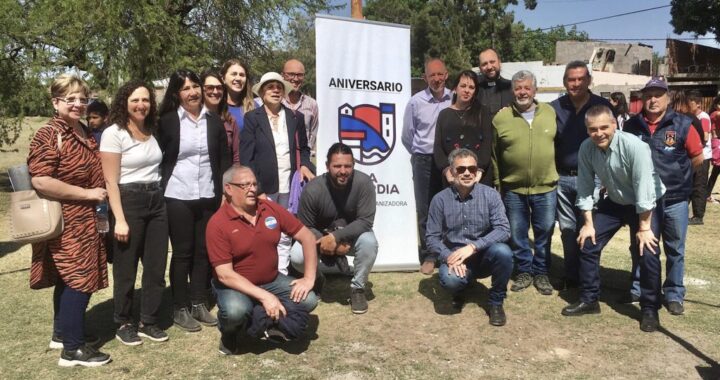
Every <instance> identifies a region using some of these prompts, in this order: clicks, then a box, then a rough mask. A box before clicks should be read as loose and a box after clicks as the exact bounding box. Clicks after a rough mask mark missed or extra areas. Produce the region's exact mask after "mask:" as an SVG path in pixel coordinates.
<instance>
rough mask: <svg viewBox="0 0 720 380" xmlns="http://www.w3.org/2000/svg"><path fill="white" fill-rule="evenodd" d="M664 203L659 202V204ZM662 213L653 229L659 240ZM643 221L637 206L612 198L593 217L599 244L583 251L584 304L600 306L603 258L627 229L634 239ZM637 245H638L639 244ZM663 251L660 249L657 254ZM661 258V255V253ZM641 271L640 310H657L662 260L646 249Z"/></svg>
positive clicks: (656, 212)
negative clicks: (603, 251) (617, 236)
mask: <svg viewBox="0 0 720 380" xmlns="http://www.w3.org/2000/svg"><path fill="white" fill-rule="evenodd" d="M661 202H662V199H660V200H658V204H660V203H661ZM661 214H662V210H657V209H656V210H653V213H652V221H651V225H650V228H651V229H652V232H653V234H655V236H660V219H661V216H660V215H661ZM639 221H640V219H639V217H638V214H637V212H636V211H635V206H633V205H627V206H626V205H619V204H617V203H615V202H613V201H611V200H610V199H609V198H605V199H602V200H600V201H599V202H598V207H597V210H596V211H595V213H594V214H593V224H594V226H595V244H593V243H592V240H590V239H586V240H585V244H584V245H583V246H582V247H581V248H580V281H581V293H580V301H582V302H585V303H592V302H596V301H597V300H598V298H599V296H600V254H601V253H602V250H603V248H605V246H606V245H607V243H609V242H610V239H612V237H613V236H615V234H616V233H617V232H618V230H620V227H622V226H623V225H626V224H627V225H628V226H629V227H630V236H633V237H634V236H635V234H636V233H637V230H638V228H639V224H640V222H639ZM636 245H637V244H636ZM658 249H659V248H656V249H655V251H656V252H657V251H658ZM657 253H658V254H659V252H657ZM639 267H640V308H641V309H642V310H657V309H658V308H659V307H660V256H659V255H655V254H653V253H652V252H650V251H649V250H648V249H645V251H644V252H643V255H642V256H641V257H640V260H639Z"/></svg>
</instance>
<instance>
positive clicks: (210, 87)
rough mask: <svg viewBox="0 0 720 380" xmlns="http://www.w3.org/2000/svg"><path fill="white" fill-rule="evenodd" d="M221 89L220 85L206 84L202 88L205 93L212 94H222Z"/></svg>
mask: <svg viewBox="0 0 720 380" xmlns="http://www.w3.org/2000/svg"><path fill="white" fill-rule="evenodd" d="M223 88H224V87H223V85H221V84H217V85H212V84H206V85H205V86H203V89H205V92H214V91H217V92H222V91H223Z"/></svg>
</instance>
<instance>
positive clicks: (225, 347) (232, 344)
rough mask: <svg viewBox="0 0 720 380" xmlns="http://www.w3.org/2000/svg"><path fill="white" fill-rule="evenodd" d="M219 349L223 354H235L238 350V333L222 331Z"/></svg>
mask: <svg viewBox="0 0 720 380" xmlns="http://www.w3.org/2000/svg"><path fill="white" fill-rule="evenodd" d="M218 350H219V351H220V353H221V354H223V355H235V354H237V351H238V344H237V335H236V334H228V333H220V346H219V347H218Z"/></svg>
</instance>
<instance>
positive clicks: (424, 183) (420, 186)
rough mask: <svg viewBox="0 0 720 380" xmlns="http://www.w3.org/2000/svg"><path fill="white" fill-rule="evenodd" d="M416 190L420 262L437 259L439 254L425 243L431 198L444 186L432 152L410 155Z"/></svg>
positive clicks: (414, 188)
mask: <svg viewBox="0 0 720 380" xmlns="http://www.w3.org/2000/svg"><path fill="white" fill-rule="evenodd" d="M410 164H411V165H412V174H413V190H414V191H415V212H416V213H417V223H418V236H419V238H420V252H419V258H420V262H423V261H436V260H437V258H438V257H437V254H435V253H433V252H430V251H429V250H428V249H427V245H426V244H425V230H426V226H427V218H428V209H429V208H430V200H432V198H433V197H434V196H435V194H437V193H438V191H440V189H441V187H442V181H441V178H440V177H441V175H440V171H439V170H438V169H437V167H436V166H435V162H434V160H433V155H432V154H421V153H413V154H412V156H411V157H410Z"/></svg>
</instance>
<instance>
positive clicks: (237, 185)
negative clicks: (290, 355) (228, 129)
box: [206, 164, 318, 355]
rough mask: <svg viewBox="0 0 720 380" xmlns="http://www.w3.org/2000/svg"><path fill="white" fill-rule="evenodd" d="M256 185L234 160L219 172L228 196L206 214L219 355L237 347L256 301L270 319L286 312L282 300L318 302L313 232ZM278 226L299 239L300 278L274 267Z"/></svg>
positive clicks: (307, 308)
mask: <svg viewBox="0 0 720 380" xmlns="http://www.w3.org/2000/svg"><path fill="white" fill-rule="evenodd" d="M257 189H258V188H257V179H256V178H255V174H254V173H253V172H252V170H251V169H250V168H248V167H246V166H242V165H240V164H235V165H233V166H232V167H231V168H230V169H228V170H227V171H226V172H225V174H223V191H224V193H225V199H226V200H227V202H223V204H222V206H220V209H219V210H218V211H217V212H216V213H215V214H214V215H213V216H212V218H210V221H209V222H208V227H207V234H206V241H207V249H208V259H209V260H210V264H211V265H212V267H213V268H214V271H213V279H212V287H213V291H214V293H215V295H216V296H217V305H218V322H219V323H218V327H219V329H220V332H221V337H220V353H222V354H224V355H231V354H234V353H236V352H237V349H238V336H239V334H240V332H241V329H242V328H244V325H245V323H246V322H247V321H248V318H250V315H251V312H252V311H253V307H254V306H255V305H257V304H260V305H262V307H263V309H264V310H265V313H266V314H267V316H268V317H269V318H270V319H272V320H273V321H276V322H278V323H282V321H281V319H282V318H285V317H287V316H288V309H287V307H285V306H284V305H288V303H292V305H288V306H289V307H290V306H292V308H293V309H298V308H299V309H301V310H302V311H304V312H307V313H309V312H311V311H312V310H313V309H315V306H317V302H318V299H317V296H316V295H315V293H313V291H312V287H313V284H314V282H315V273H316V270H317V251H316V248H315V236H313V234H312V232H310V230H309V229H307V227H305V226H303V225H302V223H301V222H300V221H299V220H298V219H296V218H295V217H294V216H293V215H292V214H290V213H289V212H288V211H287V210H285V209H284V208H283V207H281V206H279V205H278V204H277V203H274V202H271V201H266V200H263V199H259V198H258V197H257ZM281 232H282V233H285V234H287V235H289V236H292V237H293V238H294V239H295V240H297V241H299V242H300V244H301V245H302V251H303V254H304V255H305V259H306V260H305V270H304V273H305V276H304V277H303V278H299V279H295V278H293V277H290V276H286V275H284V274H282V273H280V272H278V269H277V267H278V253H277V245H278V241H279V240H280V233H281ZM295 305H296V306H297V307H295Z"/></svg>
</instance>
